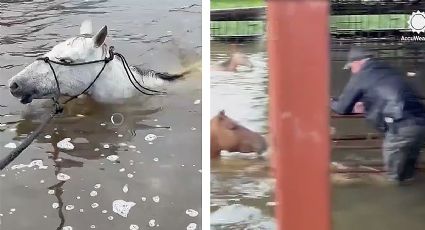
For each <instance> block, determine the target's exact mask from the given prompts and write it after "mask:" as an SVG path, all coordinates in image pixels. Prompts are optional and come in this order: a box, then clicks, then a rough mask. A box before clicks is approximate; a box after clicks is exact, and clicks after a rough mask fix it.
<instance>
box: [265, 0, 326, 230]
mask: <svg viewBox="0 0 425 230" xmlns="http://www.w3.org/2000/svg"><path fill="white" fill-rule="evenodd" d="M328 14H329V3H328V1H326V0H305V1H297V0H269V1H268V10H267V23H268V34H267V38H268V39H267V40H268V53H269V67H270V68H269V69H270V87H269V88H270V131H271V137H272V140H271V141H272V149H273V157H272V159H273V164H274V165H275V166H276V171H275V175H276V177H277V184H276V199H277V206H276V218H277V221H278V226H279V229H281V230H330V228H331V224H330V223H331V217H330V184H329V150H330V140H329V107H328V103H329V89H328V85H329V31H328V27H329V25H328V17H329V15H328Z"/></svg>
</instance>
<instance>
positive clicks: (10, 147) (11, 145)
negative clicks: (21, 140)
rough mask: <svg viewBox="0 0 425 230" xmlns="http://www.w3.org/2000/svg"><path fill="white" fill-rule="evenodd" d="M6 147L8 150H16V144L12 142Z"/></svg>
mask: <svg viewBox="0 0 425 230" xmlns="http://www.w3.org/2000/svg"><path fill="white" fill-rule="evenodd" d="M4 147H5V148H8V149H16V144H15V143H13V142H10V143H8V144H6V145H5V146H4Z"/></svg>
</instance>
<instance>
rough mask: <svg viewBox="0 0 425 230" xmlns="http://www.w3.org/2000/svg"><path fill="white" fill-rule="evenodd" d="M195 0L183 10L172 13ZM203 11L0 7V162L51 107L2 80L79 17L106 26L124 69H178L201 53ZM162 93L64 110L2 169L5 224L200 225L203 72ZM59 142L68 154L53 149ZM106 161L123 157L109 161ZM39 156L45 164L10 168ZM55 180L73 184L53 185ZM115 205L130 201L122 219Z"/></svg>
mask: <svg viewBox="0 0 425 230" xmlns="http://www.w3.org/2000/svg"><path fill="white" fill-rule="evenodd" d="M193 4H194V6H193V7H191V8H190V12H186V11H181V10H175V9H180V8H184V9H186V8H185V7H187V6H190V5H193ZM200 10H201V7H200V1H197V0H184V1H178V2H176V1H172V0H162V1H161V3H159V1H153V0H151V1H137V0H109V1H108V0H81V1H69V0H37V1H32V0H31V1H30V0H27V1H25V0H22V1H5V0H0V97H1V98H2V100H1V102H0V155H1V156H4V155H5V154H7V153H9V151H10V149H9V148H6V147H5V146H6V145H7V144H9V143H15V144H19V142H21V141H22V140H23V139H24V138H25V137H27V136H28V135H29V134H30V133H31V132H32V131H33V130H34V129H35V128H36V127H37V126H38V125H39V123H40V118H41V115H42V114H44V113H45V112H46V111H47V110H50V106H51V103H50V102H49V101H34V102H33V103H32V104H31V105H25V106H24V105H22V104H20V103H19V102H18V100H17V99H15V98H13V97H12V96H11V95H10V93H9V90H8V87H7V86H6V85H7V80H8V79H9V78H10V77H11V76H13V75H14V74H16V73H17V72H19V71H20V70H21V69H22V68H23V67H24V66H25V65H27V64H28V63H30V62H32V61H33V60H34V57H36V56H39V55H40V54H43V53H45V52H46V51H48V50H50V49H51V48H52V46H54V45H55V44H57V42H60V41H63V40H65V39H67V38H69V37H72V36H75V35H76V34H77V33H78V32H79V25H80V23H81V22H82V21H83V20H85V19H87V18H90V19H92V21H93V24H94V29H95V30H96V29H97V28H101V26H103V25H105V24H106V25H108V28H109V37H108V38H107V43H108V44H109V45H114V46H115V47H116V50H117V51H118V52H120V53H123V54H124V55H125V56H126V58H127V59H128V60H129V62H130V63H131V64H135V65H139V66H141V67H148V68H152V69H157V70H161V71H168V72H173V71H177V70H179V69H181V68H182V66H184V65H187V64H188V63H193V62H194V61H197V60H198V59H199V57H200V51H201V39H200V38H201V23H200V20H199V18H200V17H201V14H200ZM168 91H169V94H168V96H165V97H143V96H142V97H140V98H135V99H133V100H129V101H127V102H126V103H123V104H100V103H97V102H95V101H93V100H91V99H90V98H80V99H77V100H75V101H72V102H71V103H69V104H68V105H67V106H66V108H65V111H64V114H63V115H61V116H59V117H58V118H56V119H54V120H53V122H52V123H51V124H49V125H48V126H47V128H46V129H45V130H44V131H43V132H42V134H41V135H40V136H39V137H38V138H37V139H36V140H35V141H34V143H33V144H32V145H30V146H29V147H28V149H26V150H25V151H24V152H23V153H22V155H21V156H19V157H18V158H17V159H16V160H15V161H14V162H13V163H12V164H11V165H10V166H9V167H8V168H7V169H6V170H4V171H2V172H0V229H58V230H61V229H67V230H69V229H94V228H96V229H129V228H130V227H132V229H136V226H138V227H139V229H146V228H149V227H150V226H152V227H155V226H156V227H157V228H158V229H176V228H178V229H186V227H187V226H198V227H197V229H200V226H201V215H202V214H201V106H200V105H199V104H197V103H194V102H195V101H196V100H198V99H200V98H201V82H200V72H194V73H192V74H191V75H189V76H187V78H186V79H185V80H182V81H178V82H176V83H173V84H172V85H170V86H168ZM114 114H115V117H114V118H115V119H113V120H112V121H111V116H112V115H114ZM116 114H119V115H118V116H117V115H116ZM121 118H123V121H122V123H121V121H119V120H120V119H121ZM117 122H118V124H117ZM114 123H115V124H114ZM168 127H170V128H168ZM149 134H154V135H155V136H156V137H157V138H156V139H154V140H152V139H149V138H145V137H146V136H147V135H149ZM151 136H152V135H151ZM65 138H70V139H71V140H70V142H71V143H72V144H73V145H74V149H72V150H71V149H61V148H59V147H58V146H57V143H58V142H59V141H62V140H64V139H65ZM112 155H114V156H116V157H117V158H118V159H117V160H113V161H112V160H108V159H107V157H108V156H112ZM34 160H41V161H42V162H43V164H44V165H45V166H47V168H46V169H44V168H39V167H37V166H33V167H22V168H15V167H12V166H13V165H19V164H23V165H28V164H30V162H33V161H34ZM61 173H63V174H65V175H68V176H69V177H70V179H69V180H66V181H60V180H59V179H60V178H57V177H58V175H62V174H61ZM65 178H66V177H65ZM124 187H126V188H128V190H123V188H124ZM116 200H124V201H126V202H134V203H136V205H135V206H134V207H131V209H129V214H128V216H127V218H125V217H122V216H120V215H118V214H117V213H115V212H114V211H113V208H112V204H113V202H114V201H116ZM189 209H193V210H196V211H197V212H198V213H197V215H190V216H189V215H188V214H187V213H186V210H189Z"/></svg>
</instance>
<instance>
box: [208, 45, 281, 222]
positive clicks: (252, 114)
mask: <svg viewBox="0 0 425 230" xmlns="http://www.w3.org/2000/svg"><path fill="white" fill-rule="evenodd" d="M239 48H240V51H241V52H242V53H245V54H247V55H248V57H249V59H250V61H251V62H252V63H253V65H254V69H253V71H250V72H245V71H242V72H237V73H226V72H221V71H213V72H212V73H211V98H212V100H211V116H214V115H216V114H217V113H218V112H219V111H220V110H225V111H226V115H228V116H229V117H231V118H232V119H234V120H236V121H238V122H239V123H240V124H242V125H243V126H245V127H247V128H249V129H251V130H254V131H257V132H261V133H264V132H267V116H268V114H267V103H268V96H267V84H268V74H267V72H268V70H267V53H266V47H265V43H264V42H252V43H247V44H244V45H241V46H240V47H239ZM228 50H229V45H228V44H227V43H220V42H212V43H211V62H212V63H218V62H220V61H224V60H226V59H227V58H229V54H230V53H228ZM267 165H268V164H267V162H266V161H265V160H259V159H250V157H249V156H239V155H237V156H229V157H222V158H221V159H219V160H212V162H211V194H212V195H211V225H212V229H275V223H274V217H273V216H274V214H273V208H274V198H273V179H272V178H270V177H269V173H268V170H267Z"/></svg>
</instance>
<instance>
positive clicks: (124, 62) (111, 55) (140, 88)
mask: <svg viewBox="0 0 425 230" xmlns="http://www.w3.org/2000/svg"><path fill="white" fill-rule="evenodd" d="M115 56H117V57H119V58H120V59H121V62H122V65H123V68H124V70H125V73H126V74H127V77H128V80H129V81H130V82H131V84H132V85H133V86H134V88H136V89H137V90H138V91H139V92H141V93H142V94H145V95H164V94H166V92H163V91H157V90H154V89H150V88H147V87H145V86H142V85H141V84H140V82H139V81H138V80H137V79H136V77H135V76H134V74H133V73H132V72H131V70H130V66H129V65H128V63H127V60H126V59H125V57H124V56H123V55H122V54H120V53H116V52H114V47H113V46H111V47H109V57H107V56H106V55H105V58H104V59H100V60H95V61H87V62H79V63H65V62H58V61H55V60H51V59H50V58H49V57H40V58H37V59H36V60H40V61H44V62H46V63H47V64H48V65H49V67H50V69H51V70H52V72H53V76H54V78H55V81H56V87H57V95H56V96H55V97H54V98H53V101H54V102H55V105H56V108H57V113H59V112H61V111H62V106H61V104H62V105H64V104H66V103H68V102H70V101H72V100H74V99H75V98H77V97H78V96H80V95H82V94H84V93H86V92H87V91H88V90H89V89H90V88H91V87H92V86H93V84H94V83H95V82H96V81H97V79H99V77H100V75H101V74H102V72H103V70H104V69H105V67H106V64H108V63H109V62H110V61H112V60H113V59H114V57H115ZM101 62H103V66H102V69H100V71H99V73H98V74H97V75H96V77H95V78H94V80H93V81H92V82H91V83H90V85H89V86H87V88H86V89H84V90H83V91H82V92H81V93H79V94H77V95H74V96H71V97H70V98H68V99H67V100H65V101H64V102H63V103H59V96H60V94H61V90H60V86H59V80H58V76H57V75H56V72H55V69H54V68H53V66H52V63H54V64H57V65H63V66H80V65H89V64H94V63H101Z"/></svg>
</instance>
